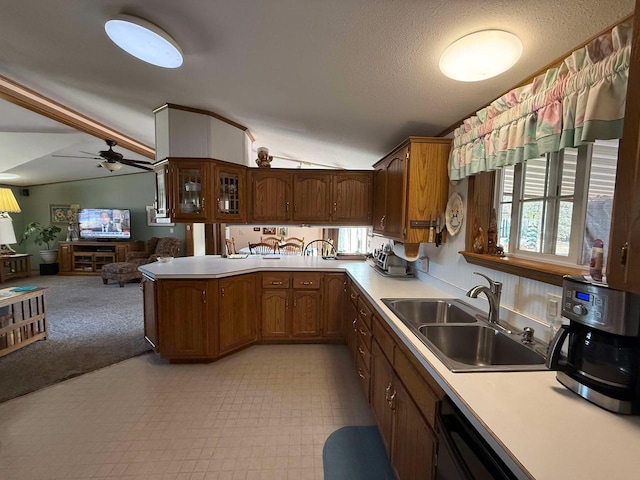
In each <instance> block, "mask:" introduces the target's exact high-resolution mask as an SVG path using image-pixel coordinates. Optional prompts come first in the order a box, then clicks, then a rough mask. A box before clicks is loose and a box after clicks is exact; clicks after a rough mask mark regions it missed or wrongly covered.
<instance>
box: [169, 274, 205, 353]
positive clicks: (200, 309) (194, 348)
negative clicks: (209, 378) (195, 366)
mask: <svg viewBox="0 0 640 480" xmlns="http://www.w3.org/2000/svg"><path fill="white" fill-rule="evenodd" d="M216 282H217V280H167V281H160V282H157V283H158V289H157V300H158V304H157V305H158V311H157V316H158V326H159V328H158V334H159V335H158V337H159V338H158V344H159V350H160V355H161V356H162V357H164V358H167V359H171V360H174V359H175V360H183V359H200V358H207V357H209V355H210V351H209V332H210V323H211V322H212V319H213V317H214V314H215V309H212V306H215V299H211V301H209V298H208V297H210V296H211V294H210V292H215V291H217V290H216V288H215V284H216Z"/></svg>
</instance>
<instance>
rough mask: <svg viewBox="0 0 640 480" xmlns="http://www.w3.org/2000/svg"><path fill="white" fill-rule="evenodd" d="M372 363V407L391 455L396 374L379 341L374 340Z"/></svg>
mask: <svg viewBox="0 0 640 480" xmlns="http://www.w3.org/2000/svg"><path fill="white" fill-rule="evenodd" d="M372 350H373V352H372V365H371V394H370V397H371V408H372V409H373V414H374V415H375V417H376V421H377V422H378V428H379V429H380V435H381V436H382V441H383V442H384V446H385V447H386V449H387V453H388V454H390V455H391V435H392V433H393V432H392V428H393V410H392V409H391V403H390V402H392V401H393V400H392V399H391V391H392V388H393V381H394V374H393V368H392V367H391V364H390V363H389V361H388V360H387V359H386V357H385V356H384V354H383V353H382V350H381V349H380V346H379V345H378V342H375V341H374V342H373V348H372Z"/></svg>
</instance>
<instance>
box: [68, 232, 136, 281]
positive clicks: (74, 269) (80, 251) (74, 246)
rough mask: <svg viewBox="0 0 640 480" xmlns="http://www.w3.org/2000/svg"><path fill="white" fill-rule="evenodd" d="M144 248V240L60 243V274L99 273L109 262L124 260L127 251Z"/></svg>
mask: <svg viewBox="0 0 640 480" xmlns="http://www.w3.org/2000/svg"><path fill="white" fill-rule="evenodd" d="M143 250H144V242H142V241H133V242H122V241H115V242H113V241H109V242H107V241H104V240H100V241H98V240H79V241H77V242H59V243H58V262H59V263H60V275H98V274H100V272H101V271H102V267H103V266H104V265H106V264H107V263H113V262H124V261H125V257H126V255H127V253H129V252H138V251H140V252H141V251H143Z"/></svg>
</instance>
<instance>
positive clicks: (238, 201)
mask: <svg viewBox="0 0 640 480" xmlns="http://www.w3.org/2000/svg"><path fill="white" fill-rule="evenodd" d="M215 173H216V174H215V180H214V187H215V195H214V198H215V202H216V209H215V210H216V220H217V221H218V222H220V223H228V222H244V221H246V206H245V204H246V202H245V197H246V193H245V181H246V172H245V170H244V169H243V168H239V167H234V166H233V165H227V164H220V163H218V164H216V167H215Z"/></svg>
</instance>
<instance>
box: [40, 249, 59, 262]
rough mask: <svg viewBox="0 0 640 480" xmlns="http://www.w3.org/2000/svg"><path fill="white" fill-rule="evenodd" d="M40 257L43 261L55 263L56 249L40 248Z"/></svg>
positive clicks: (56, 259)
mask: <svg viewBox="0 0 640 480" xmlns="http://www.w3.org/2000/svg"><path fill="white" fill-rule="evenodd" d="M40 258H41V259H42V261H43V262H44V263H56V262H57V261H58V251H57V250H40Z"/></svg>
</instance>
